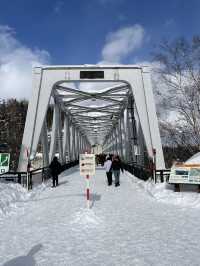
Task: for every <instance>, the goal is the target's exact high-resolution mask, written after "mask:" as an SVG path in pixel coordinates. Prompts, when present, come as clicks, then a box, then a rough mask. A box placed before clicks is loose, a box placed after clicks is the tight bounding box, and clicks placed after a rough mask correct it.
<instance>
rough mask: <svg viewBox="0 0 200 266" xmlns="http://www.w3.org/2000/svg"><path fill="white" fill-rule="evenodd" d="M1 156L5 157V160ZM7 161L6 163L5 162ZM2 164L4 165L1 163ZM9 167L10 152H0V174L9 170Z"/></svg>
mask: <svg viewBox="0 0 200 266" xmlns="http://www.w3.org/2000/svg"><path fill="white" fill-rule="evenodd" d="M3 157H6V160H5V159H4V161H3V159H2V158H3ZM6 161H7V163H6V165H5V162H6ZM3 164H4V165H3ZM9 167H10V153H8V152H2V153H0V174H4V173H6V172H9Z"/></svg>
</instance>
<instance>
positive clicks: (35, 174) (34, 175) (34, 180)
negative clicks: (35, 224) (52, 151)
mask: <svg viewBox="0 0 200 266" xmlns="http://www.w3.org/2000/svg"><path fill="white" fill-rule="evenodd" d="M78 163H79V161H72V162H68V163H66V164H64V165H62V168H61V172H63V171H65V170H67V169H69V168H71V167H73V166H75V165H77V164H78ZM50 178H51V171H50V169H49V167H41V168H37V169H33V170H31V171H28V172H11V171H9V172H6V173H3V174H0V180H2V179H3V180H5V181H6V182H15V183H19V184H21V185H22V186H23V187H27V189H32V188H33V185H34V184H41V183H43V182H45V181H46V180H48V179H50Z"/></svg>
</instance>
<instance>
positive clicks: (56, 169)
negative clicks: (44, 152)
mask: <svg viewBox="0 0 200 266" xmlns="http://www.w3.org/2000/svg"><path fill="white" fill-rule="evenodd" d="M49 168H50V169H51V175H52V178H53V187H56V186H58V175H59V174H60V173H61V164H60V163H59V161H58V158H57V157H56V156H55V157H54V158H53V161H52V162H51V164H50V165H49Z"/></svg>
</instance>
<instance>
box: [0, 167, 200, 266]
mask: <svg viewBox="0 0 200 266" xmlns="http://www.w3.org/2000/svg"><path fill="white" fill-rule="evenodd" d="M77 170H78V169H71V170H68V171H66V172H65V173H63V174H62V177H60V179H59V181H60V185H59V186H58V187H56V188H54V189H53V188H51V184H50V183H49V184H47V185H46V186H42V187H40V188H38V191H37V190H36V191H34V190H33V191H32V192H31V196H30V198H29V200H28V201H27V202H18V203H17V204H16V206H15V207H16V209H15V213H14V214H12V216H9V217H5V218H4V219H2V220H0V235H1V245H0V261H1V263H6V262H7V263H6V264H3V265H15V264H14V262H16V261H18V260H21V261H23V262H26V263H27V264H26V265H35V264H33V262H34V260H35V262H37V265H51V266H54V265H60V266H61V265H62V266H63V265H70V266H71V265H72V266H73V265H77V266H78V265H82V266H84V265H91V266H94V265H98V266H99V265H120V266H122V265H126V266H127V265H159V266H160V265H199V262H200V260H199V247H198V245H199V239H200V231H199V224H200V216H199V211H197V210H196V211H195V210H190V209H188V210H187V213H186V210H184V209H181V208H180V207H175V206H173V205H169V204H165V203H161V202H158V201H156V200H155V199H154V198H153V197H152V196H151V195H149V194H148V193H146V192H145V190H144V189H143V188H142V187H141V186H140V182H137V181H132V180H131V178H130V177H128V176H127V175H125V174H123V175H122V176H121V186H120V187H114V186H112V187H108V186H107V185H106V181H105V180H106V179H105V172H104V170H103V169H98V170H97V172H96V176H95V177H92V178H91V192H92V198H91V209H89V210H87V209H86V201H85V195H84V191H85V180H84V178H82V177H80V176H79V173H78V171H77ZM191 229H192V230H191ZM186 240H187V241H186ZM39 244H40V245H41V246H37V245H39ZM32 248H33V249H32ZM34 249H35V255H34V259H33V255H31V254H33V253H34V252H33V250H34ZM37 249H38V251H37ZM20 256H24V257H20ZM12 260H13V261H12ZM9 263H10V264H9ZM12 263H13V264H12ZM31 263H32V264H31ZM20 265H25V264H20Z"/></svg>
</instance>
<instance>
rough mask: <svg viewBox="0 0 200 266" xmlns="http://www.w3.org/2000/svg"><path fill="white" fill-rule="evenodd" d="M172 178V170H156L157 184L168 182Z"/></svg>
mask: <svg viewBox="0 0 200 266" xmlns="http://www.w3.org/2000/svg"><path fill="white" fill-rule="evenodd" d="M169 176H170V169H156V170H155V183H158V182H160V183H163V182H168V181H169Z"/></svg>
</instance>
